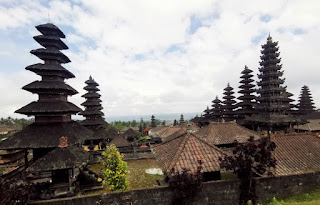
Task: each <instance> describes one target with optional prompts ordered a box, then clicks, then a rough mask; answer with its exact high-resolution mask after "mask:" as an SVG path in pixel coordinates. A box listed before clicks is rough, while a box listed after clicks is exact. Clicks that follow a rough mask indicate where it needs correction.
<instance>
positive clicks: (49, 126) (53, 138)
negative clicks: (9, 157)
mask: <svg viewBox="0 0 320 205" xmlns="http://www.w3.org/2000/svg"><path fill="white" fill-rule="evenodd" d="M92 134H93V132H92V131H91V130H90V129H88V128H86V127H84V126H81V125H80V124H79V123H78V122H75V121H71V122H57V123H33V124H31V125H29V126H27V127H26V128H24V129H23V130H21V131H20V132H18V133H16V134H14V135H13V136H11V137H9V138H8V139H6V140H4V141H3V142H1V143H0V149H22V148H28V149H33V148H50V147H58V145H59V142H60V141H59V140H60V138H61V137H63V136H64V137H67V138H68V144H69V145H70V146H71V145H74V144H82V143H83V142H84V141H85V140H86V139H87V138H90V136H91V135H92Z"/></svg>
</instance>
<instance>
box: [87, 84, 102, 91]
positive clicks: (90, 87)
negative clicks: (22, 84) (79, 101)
mask: <svg viewBox="0 0 320 205" xmlns="http://www.w3.org/2000/svg"><path fill="white" fill-rule="evenodd" d="M83 89H85V90H87V91H100V89H99V88H97V87H96V86H95V85H87V86H85V87H84V88H83Z"/></svg>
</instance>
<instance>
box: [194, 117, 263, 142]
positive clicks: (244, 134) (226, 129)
mask: <svg viewBox="0 0 320 205" xmlns="http://www.w3.org/2000/svg"><path fill="white" fill-rule="evenodd" d="M195 134H196V135H197V136H199V137H200V138H202V139H203V140H205V141H206V142H209V143H212V144H214V145H223V144H231V143H234V141H235V140H237V141H238V142H239V143H244V142H247V141H248V139H249V138H250V136H253V137H254V138H255V140H258V139H259V138H260V135H259V134H258V133H257V132H254V131H252V130H249V129H247V128H245V127H242V126H240V125H238V124H236V123H233V122H228V123H210V124H209V125H207V126H205V127H203V128H201V129H200V130H199V131H198V132H196V133H195Z"/></svg>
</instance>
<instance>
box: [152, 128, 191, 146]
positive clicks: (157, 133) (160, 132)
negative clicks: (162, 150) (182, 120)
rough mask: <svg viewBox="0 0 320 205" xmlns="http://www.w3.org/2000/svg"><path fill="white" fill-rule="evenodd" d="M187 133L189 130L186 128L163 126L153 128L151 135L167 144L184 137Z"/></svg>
mask: <svg viewBox="0 0 320 205" xmlns="http://www.w3.org/2000/svg"><path fill="white" fill-rule="evenodd" d="M186 132H187V128H186V127H184V126H162V127H156V128H153V129H152V130H151V134H150V135H153V136H154V137H160V138H161V140H162V141H163V142H165V141H169V140H171V139H173V138H175V137H178V136H180V135H183V134H185V133H186Z"/></svg>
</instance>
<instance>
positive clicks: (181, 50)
mask: <svg viewBox="0 0 320 205" xmlns="http://www.w3.org/2000/svg"><path fill="white" fill-rule="evenodd" d="M177 51H178V52H180V53H185V52H186V51H185V50H184V49H183V48H181V47H180V46H179V45H178V44H173V45H171V46H170V47H169V48H168V49H167V50H166V51H165V54H168V53H172V52H177Z"/></svg>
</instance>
